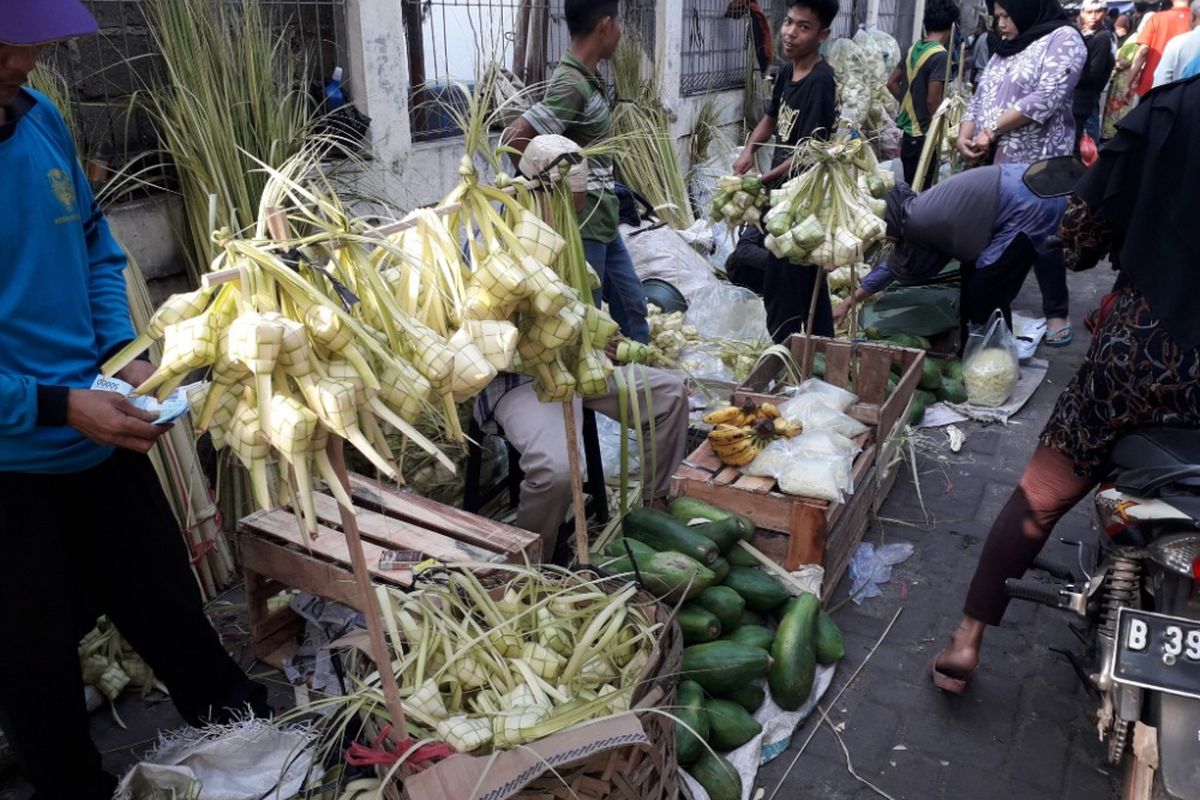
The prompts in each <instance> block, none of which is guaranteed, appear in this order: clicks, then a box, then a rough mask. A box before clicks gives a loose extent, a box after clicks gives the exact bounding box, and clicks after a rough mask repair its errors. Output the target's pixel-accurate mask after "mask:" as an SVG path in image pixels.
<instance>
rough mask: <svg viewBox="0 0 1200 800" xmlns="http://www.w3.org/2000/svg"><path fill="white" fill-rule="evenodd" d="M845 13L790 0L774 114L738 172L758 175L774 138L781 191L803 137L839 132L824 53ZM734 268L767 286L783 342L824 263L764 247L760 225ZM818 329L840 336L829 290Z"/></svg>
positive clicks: (829, 5)
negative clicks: (801, 261)
mask: <svg viewBox="0 0 1200 800" xmlns="http://www.w3.org/2000/svg"><path fill="white" fill-rule="evenodd" d="M837 13H838V2H837V0H790V2H789V3H788V11H787V17H786V18H785V19H784V21H783V27H782V29H781V30H780V38H781V43H782V48H783V55H784V57H785V58H786V59H787V61H788V63H786V64H784V65H783V67H781V68H780V69H779V71H778V73H776V75H775V89H774V91H773V92H772V94H771V104H770V106H768V107H767V113H766V115H765V116H763V118H762V120H761V121H759V123H758V125H757V126H756V127H755V128H754V131H753V132H752V133H751V134H750V138H749V139H748V140H747V141H746V147H745V149H744V150H743V151H742V154H741V156H739V157H738V160H737V161H735V162H734V165H733V171H734V172H735V173H736V174H738V175H745V174H746V173H748V172H750V171H751V170H752V169H753V168H754V165H755V158H754V156H755V153H756V152H757V150H758V148H759V147H761V146H762V145H763V144H765V143H766V142H767V141H769V140H771V139H772V138H774V145H773V146H774V152H773V154H772V157H771V169H770V171H768V172H767V173H766V174H764V175H763V182H764V183H765V184H766V185H767V186H768V188H772V189H774V188H777V187H778V186H779V185H780V184H782V183H783V182H785V181H786V180H787V179H788V177H789V176H790V175H791V173H792V154H793V152H794V149H795V147H796V145H797V144H798V143H799V142H800V141H801V140H803V139H809V138H812V137H814V136H816V137H820V138H825V137H827V136H829V135H830V134H831V133H833V128H834V125H835V123H836V122H837V108H836V96H837V82H836V80H835V79H834V74H833V68H832V67H830V66H829V64H828V63H827V62H826V61H825V60H824V59H823V58H821V43H822V42H824V41H825V40H826V39H828V38H829V32H830V26H831V25H832V24H833V20H834V18H835V17H837ZM755 263H759V264H761V265H762V272H761V274H754V270H755V267H754V266H753V265H754V264H755ZM726 266H727V269H728V271H729V276H730V279H731V280H733V281H734V283H738V284H740V285H743V286H749V287H750V288H753V289H755V290H756V291H757V290H759V287H761V293H762V295H763V303H764V305H765V306H766V308H767V328H768V330H769V331H770V332H771V337H772V338H773V339H774V340H775V341H777V342H782V341H783V340H784V339H786V338H787V337H788V336H789V335H791V334H793V333H797V332H799V331H800V330H801V329H802V328H803V327H804V325H805V324H806V323H807V321H808V311H809V305H810V303H811V301H812V292H813V286H814V283H815V282H816V276H817V267H815V266H811V265H798V264H792V263H791V262H789V261H787V260H786V259H781V258H777V257H775V256H772V255H770V254H769V253H767V252H766V250H765V249H764V248H763V247H762V234H761V232H760V231H758V230H756V229H753V228H748V229H747V231H746V233H745V234H743V236H742V239H741V241H739V243H738V248H737V249H736V250H735V251H734V253H733V255H732V256H730V259H729V262H728V263H727V265H726ZM812 332H813V333H816V334H817V335H820V336H832V335H833V307H832V306H831V305H830V302H829V292H827V291H821V292H820V293H819V296H818V298H817V316H816V322H815V323H814V325H813V331H812Z"/></svg>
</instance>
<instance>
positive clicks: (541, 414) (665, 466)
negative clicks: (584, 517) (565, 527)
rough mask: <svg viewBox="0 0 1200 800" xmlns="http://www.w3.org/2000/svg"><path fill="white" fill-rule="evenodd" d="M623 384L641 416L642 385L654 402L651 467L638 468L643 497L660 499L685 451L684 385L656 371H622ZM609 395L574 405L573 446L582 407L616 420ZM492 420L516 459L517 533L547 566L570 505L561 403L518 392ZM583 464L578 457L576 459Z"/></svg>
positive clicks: (612, 393)
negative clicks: (633, 391) (534, 544)
mask: <svg viewBox="0 0 1200 800" xmlns="http://www.w3.org/2000/svg"><path fill="white" fill-rule="evenodd" d="M623 369H625V370H626V372H625V375H626V376H627V378H628V381H627V383H628V384H631V385H636V386H637V391H638V400H639V405H640V407H641V408H642V413H643V415H645V413H646V412H645V408H646V404H645V399H644V398H645V388H644V382H647V383H649V385H650V392H651V396H652V397H653V398H654V452H655V455H656V457H657V460H656V462H655V463H654V464H646V465H643V468H642V475H643V483H644V486H645V488H644V495H645V497H646V498H647V499H652V498H655V497H665V496H666V494H667V489H668V487H669V485H670V480H671V475H672V474H673V473H674V472H675V468H676V467H678V466H679V462H681V461H683V457H684V455H685V452H684V451H685V448H686V447H687V428H688V401H687V391H686V390H685V389H684V386H683V380H682V379H681V378H679V376H677V375H676V374H674V373H671V372H667V371H665V370H661V369H654V368H653V367H647V368H641V367H637V368H628V367H625V368H623ZM608 385H609V392H608V394H605V395H600V396H597V397H589V398H588V399H586V400H584V401H583V402H582V403H581V402H580V401H579V400H576V401H575V427H576V441H578V442H580V444H582V441H583V432H582V429H583V416H582V412H581V408H582V407H587V408H590V409H592V410H593V411H597V412H599V413H601V414H604V415H605V416H607V417H611V418H612V419H615V420H619V419H620V418H621V415H620V407H619V405H618V400H617V390H616V384H615V383H614V382H613V381H612V380H609V384H608ZM494 417H495V420H496V422H497V423H498V424H499V425H500V426H501V427H502V428H503V429H504V438H505V439H507V440H508V442H509V444H510V445H511V446H512V447H514V448H516V450H517V452H518V453H520V454H521V470H522V471H523V472H524V473H525V479H524V480H523V481H522V482H521V500H520V502H519V504H518V506H517V519H516V522H515V524H516V525H517V527H520V528H525V529H526V530H530V531H534V532H535V533H540V534H541V536H542V554H543V558H545V559H546V560H547V561H549V560H550V558H551V557H552V556H553V554H554V546H555V543H556V541H557V539H558V529H559V528H560V527H561V526H562V523H563V521H564V520H565V519H566V516H567V509H568V508H569V507H570V505H571V471H570V467H569V465H568V461H567V433H566V424H565V422H564V421H563V408H562V404H561V403H543V402H541V401H539V400H538V399H537V395H536V394H535V393H534V389H533V384H531V383H527V384H524V385H522V386H518V387H517V388H515V389H513V390H512V391H510V392H508V393H507V394H505V395H504V396H503V397H502V398H501V399H500V401H499V402H498V403H497V404H496V407H495V411H494ZM649 427H650V426H649V424H647V425H644V426H643V430H642V437H643V439H642V441H643V446H644V448H645V452H646V460H647V461H650V454H651V443H650V441H649V436H647V434H648V433H649ZM579 460H580V464H581V465H582V464H583V455H582V453H581V454H580V457H579Z"/></svg>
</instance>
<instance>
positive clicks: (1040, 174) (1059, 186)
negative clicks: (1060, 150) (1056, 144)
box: [1021, 156, 1087, 199]
mask: <svg viewBox="0 0 1200 800" xmlns="http://www.w3.org/2000/svg"><path fill="white" fill-rule="evenodd" d="M1085 172H1087V167H1085V166H1084V165H1083V162H1082V161H1080V160H1079V159H1078V158H1076V157H1075V156H1055V157H1054V158H1047V159H1044V160H1042V161H1035V162H1034V163H1033V164H1030V165H1029V169H1027V170H1025V174H1024V175H1022V176H1021V181H1022V182H1023V183H1024V184H1025V186H1026V187H1027V188H1028V189H1029V191H1031V192H1033V193H1034V194H1036V195H1037V196H1038V197H1041V198H1043V199H1046V198H1051V197H1063V196H1065V195H1068V194H1070V193H1071V192H1072V190H1074V188H1075V184H1076V183H1078V182H1079V179H1080V178H1082V177H1083V173H1085Z"/></svg>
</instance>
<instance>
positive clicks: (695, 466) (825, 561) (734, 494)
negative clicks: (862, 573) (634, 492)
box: [671, 437, 894, 600]
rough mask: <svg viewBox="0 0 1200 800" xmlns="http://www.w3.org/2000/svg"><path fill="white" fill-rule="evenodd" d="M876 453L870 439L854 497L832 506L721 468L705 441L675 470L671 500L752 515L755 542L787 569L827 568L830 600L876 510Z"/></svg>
mask: <svg viewBox="0 0 1200 800" xmlns="http://www.w3.org/2000/svg"><path fill="white" fill-rule="evenodd" d="M876 452H877V451H876V448H875V445H874V443H872V442H871V441H869V437H868V439H867V440H866V442H865V446H864V449H863V451H862V452H861V453H859V454H858V456H857V457H856V458H855V460H854V467H853V471H852V473H851V474H852V475H853V479H854V493H853V494H852V495H850V496H849V497H848V498H847V499H846V502H844V503H831V502H828V501H825V500H815V499H812V498H808V497H796V496H794V495H790V494H784V493H782V492H780V491H779V490H778V489H777V488H776V486H775V480H774V479H773V478H758V477H755V476H753V475H743V474H742V473H741V472H740V471H739V470H738V469H737V468H736V467H729V466H726V465H724V464H722V463H721V460H720V459H719V458H717V454H716V453H714V452H713V449H712V447H711V446H710V445H709V444H708V442H704V443H703V444H702V445H700V447H699V448H698V449H696V450H695V451H694V452H692V454H691V455H689V456H688V457H687V458H686V459H684V461H683V464H682V465H680V467H679V469H678V470H676V471H675V475H674V476H672V479H671V496H672V497H679V496H687V497H695V498H697V499H699V500H704V501H705V502H708V503H711V504H713V505H714V506H717V507H719V508H724V509H727V510H729V511H736V512H737V513H739V514H744V515H745V516H747V517H749V518H750V519H751V520H753V522H754V524H755V526H756V527H757V530H756V531H755V533H754V538H753V539H752V540H751V544H753V545H754V546H755V547H756V548H758V549H759V550H761V551H762V552H763V553H764V554H766V555H768V556H770V557H771V558H772V559H773V560H774V561H776V562H777V563H779V564H781V565H783V566H784V567H785V568H786V569H788V570H796V569H799V568H800V567H801V566H802V565H805V564H819V565H821V566H822V567H824V568H825V583H824V589H823V595H824V597H823V598H822V599H823V600H828V599H829V595H831V594H832V592H833V589H834V587H836V586H837V582H838V580H839V579H840V578H841V576H842V573H843V572H845V570H846V566H847V565H848V564H849V563H850V556H851V554H852V553H853V551H854V548H855V547H856V546H858V543H859V542H860V541H862V537H863V533H864V532H865V531H866V528H867V522H868V521H869V519H870V515H871V513H872V512H874V511H875V510H876V504H875V501H876V497H877V495H878V492H879V490H880V482H879V472H878V470H877V468H876V465H875V456H876ZM893 475H894V471H893ZM893 480H894V478H893ZM889 488H890V486H889Z"/></svg>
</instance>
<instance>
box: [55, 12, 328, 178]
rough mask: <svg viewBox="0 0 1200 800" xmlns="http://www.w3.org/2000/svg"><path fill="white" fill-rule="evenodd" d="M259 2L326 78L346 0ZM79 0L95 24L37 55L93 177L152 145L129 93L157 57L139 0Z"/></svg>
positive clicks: (144, 80)
mask: <svg viewBox="0 0 1200 800" xmlns="http://www.w3.org/2000/svg"><path fill="white" fill-rule="evenodd" d="M208 1H209V0H205V2H208ZM231 1H233V2H236V1H237V0H231ZM259 2H261V3H262V5H263V7H264V9H265V10H266V11H267V13H268V14H269V15H270V18H271V19H272V21H273V22H274V24H276V25H278V26H280V27H282V28H284V29H286V30H287V32H288V33H289V37H288V39H289V42H290V45H291V47H292V48H293V51H294V52H295V54H296V55H297V56H298V57H300V58H301V59H302V61H303V63H306V64H308V65H309V70H310V78H311V79H312V80H325V79H327V78H328V77H329V76H330V75H331V74H332V72H333V68H334V67H335V66H336V65H338V64H342V63H345V61H344V54H345V42H346V31H345V13H344V0H259ZM84 3H85V5H87V7H88V8H89V10H91V12H92V14H93V15H94V16H95V17H96V21H97V22H98V23H99V27H100V32H99V33H98V34H97V35H96V36H87V37H80V38H78V39H74V40H71V41H69V42H64V43H61V44H58V45H56V46H54V47H53V48H51V49H50V50H49V51H47V52H46V53H45V54H43V56H42V59H41V60H42V61H44V62H46V63H48V64H49V65H50V66H51V67H53V68H54V69H56V70H57V71H58V72H59V73H61V74H62V75H63V77H64V78H65V80H66V84H67V91H68V96H69V102H70V105H71V108H70V111H71V114H72V117H73V118H74V122H75V127H76V134H77V137H78V140H79V143H80V148H81V150H82V155H83V157H84V159H85V161H87V162H88V164H89V171H90V173H91V175H92V177H93V178H95V179H101V178H103V177H104V174H105V173H106V171H108V170H110V169H119V168H120V167H121V166H123V165H125V164H127V163H128V162H129V161H130V160H132V159H133V158H135V157H137V156H138V155H140V154H142V153H146V152H148V151H150V150H153V149H154V148H155V147H156V143H157V139H156V135H155V131H154V129H153V126H152V124H151V122H150V120H149V118H148V117H147V116H146V115H145V114H144V113H142V112H140V111H138V110H136V108H135V107H134V105H133V103H132V100H133V95H134V93H135V92H137V91H139V90H142V89H144V88H145V87H146V86H147V85H148V83H149V82H150V80H151V79H152V77H153V76H154V75H156V74H158V73H159V72H160V71H161V60H160V58H159V56H158V53H157V50H156V47H155V44H154V37H153V34H152V32H151V30H150V28H149V22H148V19H147V16H146V9H145V7H144V3H143V2H142V0H84ZM248 90H249V87H248ZM230 101H231V102H234V101H236V98H230Z"/></svg>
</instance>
